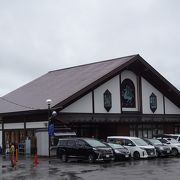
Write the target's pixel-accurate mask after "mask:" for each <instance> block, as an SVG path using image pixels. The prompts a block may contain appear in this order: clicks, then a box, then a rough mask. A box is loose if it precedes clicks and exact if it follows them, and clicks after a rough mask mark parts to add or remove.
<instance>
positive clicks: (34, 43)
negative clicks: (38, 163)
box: [0, 0, 180, 96]
mask: <svg viewBox="0 0 180 180" xmlns="http://www.w3.org/2000/svg"><path fill="white" fill-rule="evenodd" d="M132 54H140V55H141V56H142V57H143V58H144V59H145V60H146V61H147V62H148V63H150V64H151V65H152V66H153V67H154V68H155V69H156V70H157V71H159V72H160V73H161V74H162V75H163V76H164V77H165V78H166V79H167V80H168V81H170V82H171V83H172V84H173V85H174V86H175V87H176V88H177V89H179V90H180V79H179V75H180V72H179V69H180V61H179V60H180V1H179V0H49V1H47V0H29V1H27V0H0V96H3V95H5V94H7V93H9V92H11V91H13V90H15V89H16V88H18V87H20V86H22V85H24V84H26V83H28V82H30V81H32V80H33V79H35V78H37V77H39V76H41V75H43V74H45V73H47V72H48V71H51V70H56V69H61V68H65V67H70V66H75V65H79V64H86V63H92V62H97V61H102V60H106V59H112V58H117V57H122V56H128V55H132Z"/></svg>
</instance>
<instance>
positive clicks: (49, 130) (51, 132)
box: [48, 121, 54, 136]
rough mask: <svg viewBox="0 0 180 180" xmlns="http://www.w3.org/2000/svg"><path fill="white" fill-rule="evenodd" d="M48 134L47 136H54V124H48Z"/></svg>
mask: <svg viewBox="0 0 180 180" xmlns="http://www.w3.org/2000/svg"><path fill="white" fill-rule="evenodd" d="M48 134H49V136H53V135H54V124H53V123H52V122H50V121H49V122H48Z"/></svg>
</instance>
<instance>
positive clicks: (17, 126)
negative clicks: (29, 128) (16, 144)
mask: <svg viewBox="0 0 180 180" xmlns="http://www.w3.org/2000/svg"><path fill="white" fill-rule="evenodd" d="M4 129H24V123H8V124H4Z"/></svg>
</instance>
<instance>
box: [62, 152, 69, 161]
mask: <svg viewBox="0 0 180 180" xmlns="http://www.w3.org/2000/svg"><path fill="white" fill-rule="evenodd" d="M61 160H62V162H67V160H68V158H67V155H66V154H62V156H61Z"/></svg>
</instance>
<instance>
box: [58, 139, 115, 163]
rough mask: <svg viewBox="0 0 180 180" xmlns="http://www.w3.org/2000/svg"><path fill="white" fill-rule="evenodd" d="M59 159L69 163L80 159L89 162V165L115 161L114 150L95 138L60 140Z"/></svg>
mask: <svg viewBox="0 0 180 180" xmlns="http://www.w3.org/2000/svg"><path fill="white" fill-rule="evenodd" d="M57 157H59V158H61V160H62V161H63V162H67V160H68V158H78V159H85V160H88V161H89V163H93V162H95V161H111V160H113V159H114V156H113V151H112V149H111V148H110V147H108V146H107V145H105V144H104V143H102V142H100V141H98V140H96V139H94V138H65V139H59V142H58V145H57Z"/></svg>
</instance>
